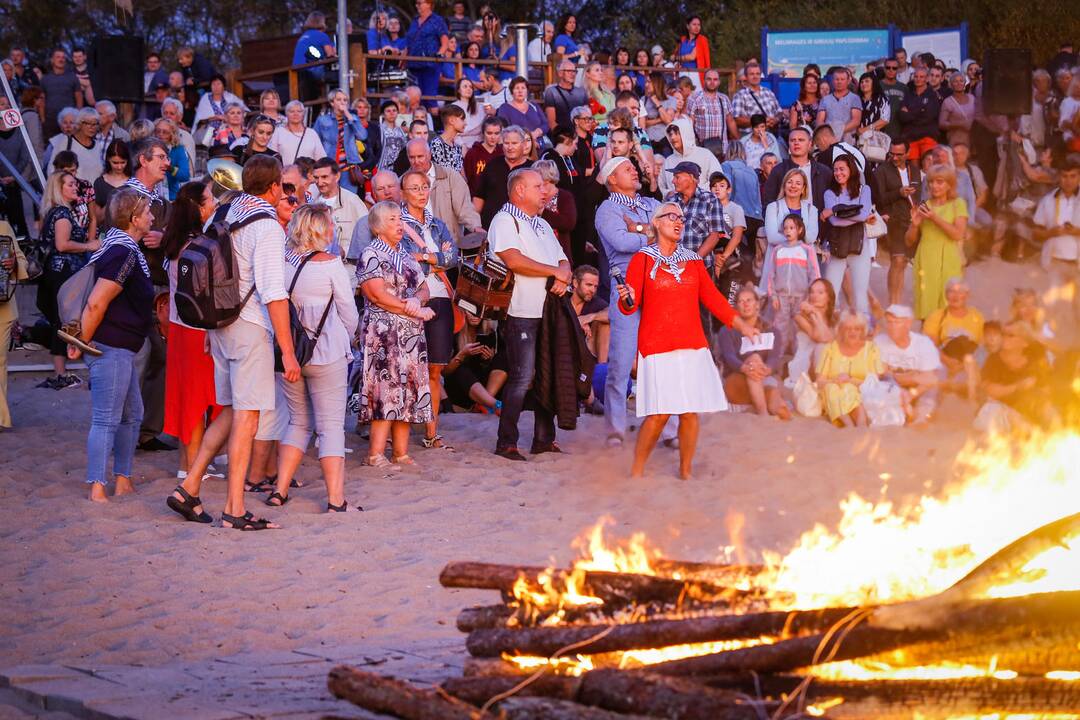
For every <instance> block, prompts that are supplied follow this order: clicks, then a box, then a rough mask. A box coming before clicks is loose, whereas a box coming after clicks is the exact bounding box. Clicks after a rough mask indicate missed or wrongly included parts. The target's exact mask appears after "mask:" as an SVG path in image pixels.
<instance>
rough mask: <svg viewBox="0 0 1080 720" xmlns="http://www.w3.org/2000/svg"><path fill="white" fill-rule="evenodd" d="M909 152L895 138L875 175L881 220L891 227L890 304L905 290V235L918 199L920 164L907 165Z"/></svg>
mask: <svg viewBox="0 0 1080 720" xmlns="http://www.w3.org/2000/svg"><path fill="white" fill-rule="evenodd" d="M907 153H908V146H907V143H906V142H904V141H903V140H893V142H892V145H891V146H890V147H889V156H888V157H887V158H886V161H885V162H883V163H881V164H880V165H878V167H877V170H875V171H874V178H873V182H874V187H875V190H876V193H877V198H876V202H877V204H878V209H879V211H880V212H881V219H882V220H884V221H885V223H886V224H887V225H888V228H889V231H888V235H887V236H886V238H887V243H888V248H889V258H890V261H889V277H888V287H889V303H888V304H889V305H894V304H897V303H899V302H900V301H901V298H902V295H903V292H904V271H905V270H906V269H907V264H908V258H909V257H911V252H910V250H909V248H908V246H907V243H905V242H904V235H905V234H906V233H907V229H908V226H909V225H911V208H912V207H914V205H915V204H916V203H918V202H919V188H920V181H921V178H920V175H919V166H918V164H917V163H912V164H911V167H910V168H909V167H908V162H907Z"/></svg>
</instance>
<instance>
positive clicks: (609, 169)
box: [596, 157, 630, 185]
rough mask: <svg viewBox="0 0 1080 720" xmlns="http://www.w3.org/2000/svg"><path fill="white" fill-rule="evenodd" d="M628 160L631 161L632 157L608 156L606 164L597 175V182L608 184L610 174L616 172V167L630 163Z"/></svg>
mask: <svg viewBox="0 0 1080 720" xmlns="http://www.w3.org/2000/svg"><path fill="white" fill-rule="evenodd" d="M628 162H630V158H625V157H613V158H608V159H607V160H606V161H605V162H604V165H603V166H602V167H601V168H600V174H599V175H597V176H596V182H598V183H600V184H601V185H606V184H607V179H608V176H610V175H611V173H613V172H615V169H616V168H618V167H619V166H620V165H622V164H623V163H628Z"/></svg>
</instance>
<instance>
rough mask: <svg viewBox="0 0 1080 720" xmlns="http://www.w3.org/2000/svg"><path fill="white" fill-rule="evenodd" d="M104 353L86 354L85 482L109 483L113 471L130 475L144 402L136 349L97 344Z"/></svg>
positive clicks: (115, 473) (125, 475)
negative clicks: (88, 393)
mask: <svg viewBox="0 0 1080 720" xmlns="http://www.w3.org/2000/svg"><path fill="white" fill-rule="evenodd" d="M97 347H98V348H100V349H101V352H102V353H103V354H102V355H101V357H93V356H91V355H86V356H85V359H86V365H87V366H88V367H89V368H90V435H89V436H88V437H87V439H86V482H88V483H100V484H102V485H105V484H106V483H108V469H109V455H112V457H113V474H114V475H123V476H124V477H127V478H130V477H131V465H132V461H133V460H134V458H135V443H136V442H137V441H138V439H139V425H140V424H141V423H142V416H143V403H142V393H141V392H140V390H139V373H138V371H137V370H136V369H135V353H133V352H132V351H130V350H124V349H122V348H114V347H109V346H108V345H102V344H100V343H99V344H98V345H97Z"/></svg>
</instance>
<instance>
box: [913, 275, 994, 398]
mask: <svg viewBox="0 0 1080 720" xmlns="http://www.w3.org/2000/svg"><path fill="white" fill-rule="evenodd" d="M970 294H971V290H970V288H968V285H967V283H966V282H965V281H964V279H963V278H960V277H954V278H949V280H948V281H946V283H945V307H943V308H938V309H937V310H935V311H933V312H932V313H930V315H929V317H927V318H926V320H925V321H924V322H923V326H922V331H923V334H924V335H926V336H927V337H929V338H930V339H931V340H933V341H934V345H936V346H937V347H938V349H939V350H940V351H941V363H942V365H944V366H945V371H946V373H947V379H946V381H945V384H944V385H943V386H942V387H944V388H945V389H946V390H951V391H953V392H956V393H959V394H961V395H964V394H966V395H967V396H968V397H969V398H972V399H974V398H975V397H976V391H977V388H978V385H979V374H978V373H979V366H978V363H976V361H975V352H976V350H978V349H979V346H980V345H982V341H983V322H984V320H983V316H982V313H980V312H979V311H978V310H976V309H975V308H973V307H970V306H969V305H968V302H967V301H968V296H969V295H970Z"/></svg>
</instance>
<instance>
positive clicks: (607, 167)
mask: <svg viewBox="0 0 1080 720" xmlns="http://www.w3.org/2000/svg"><path fill="white" fill-rule="evenodd" d="M596 181H597V182H599V183H600V184H601V185H604V186H606V187H607V189H608V191H609V192H610V193H611V195H610V196H609V197H608V199H607V200H605V201H604V202H603V203H602V204H601V205H600V207H599V208H597V210H596V232H597V234H598V235H599V236H600V244H601V249H600V252H601V258H600V263H601V265H600V270H601V274H604V270H605V269H606V268H609V267H610V268H611V269H616V268H617V269H618V270H619V272H620V273H621V274H622V276H623V277H624V278H625V277H626V267H627V265H629V264H630V258H632V257H633V256H634V254H635V253H636V252H637V251H638V250H641V249H642V248H643V247H645V246H646V245H648V244H649V243H650V242H651V240H650V234H651V233H652V227H651V225H650V222H651V221H652V216H653V213H654V212H656V209H657V208H658V207H660V202H659V201H658V200H654V199H653V198H649V197H642V196H641V195H639V194H638V190H640V189H641V180H640V179H639V178H638V174H637V170H635V169H634V165H633V163H631V162H630V160H629V158H626V157H613V158H610V159H609V160H608V161H607V162H605V163H604V165H603V166H602V167H601V168H600V173H599V174H598V175H597V176H596ZM601 285H603V283H601ZM610 297H611V300H610V303H611V307H614V306H615V303H617V302H618V301H619V290H618V286H617V284H616V283H615V282H614V281H612V282H611V293H610ZM640 318H641V314H640V313H634V314H632V315H624V314H623V313H620V312H617V313H609V315H608V322H609V323H610V327H611V337H610V339H609V340H608V368H607V379H606V380H605V382H604V422H605V424H606V425H607V432H608V436H607V444H608V447H621V446H622V444H623V442H624V440H625V438H626V386H627V383H628V382H629V381H630V370H631V368H633V366H634V360H635V359H636V358H637V336H638V323H639V322H640ZM674 436H675V426H674V425H673V424H671V423H669V424H668V425H667V426H665V428H664V435H663V437H664V438H665V440H664V442H665V444H670V440H671V438H673V437H674Z"/></svg>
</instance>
